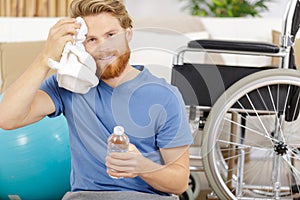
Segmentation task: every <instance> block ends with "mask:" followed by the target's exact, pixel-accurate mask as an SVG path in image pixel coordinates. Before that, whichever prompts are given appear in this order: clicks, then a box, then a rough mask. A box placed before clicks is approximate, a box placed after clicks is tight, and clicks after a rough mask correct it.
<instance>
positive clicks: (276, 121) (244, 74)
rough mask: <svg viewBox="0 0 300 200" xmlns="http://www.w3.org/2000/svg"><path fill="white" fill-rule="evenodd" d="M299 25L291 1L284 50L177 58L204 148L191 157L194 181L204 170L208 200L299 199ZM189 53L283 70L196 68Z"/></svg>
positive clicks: (295, 0) (210, 49)
mask: <svg viewBox="0 0 300 200" xmlns="http://www.w3.org/2000/svg"><path fill="white" fill-rule="evenodd" d="M299 23H300V1H299V0H290V2H289V3H288V5H287V8H286V12H285V14H284V17H283V21H282V31H281V39H280V46H277V45H274V44H268V43H261V42H243V41H223V40H193V41H190V42H189V43H188V45H187V46H186V47H183V48H180V49H178V51H177V53H176V55H175V56H174V60H173V67H172V78H171V83H172V84H173V85H175V86H177V87H178V89H179V91H180V92H181V93H182V96H183V99H184V101H185V104H186V106H187V113H188V115H189V119H190V125H191V128H192V130H195V133H196V134H195V136H194V137H195V141H196V140H199V141H200V142H199V146H198V147H197V146H196V147H195V146H194V148H196V151H197V152H198V153H197V154H196V156H195V155H193V154H192V153H191V155H190V159H191V165H190V171H191V172H192V173H191V175H193V172H194V171H201V170H204V172H205V175H206V177H207V180H208V182H209V184H210V187H211V188H212V190H213V194H214V195H210V197H212V198H216V199H221V200H224V199H276V200H277V199H292V200H295V199H300V133H299V131H300V121H299V120H300V119H299V117H298V116H299V107H300V72H299V71H298V70H297V69H296V66H295V63H294V51H293V44H294V41H295V36H296V34H297V32H298V28H299ZM189 52H197V53H211V54H234V55H238V56H240V55H250V56H270V57H277V58H279V60H280V63H279V64H278V66H267V67H265V66H255V67H253V66H250V67H249V66H229V65H221V64H206V63H200V64H199V63H190V62H186V61H185V60H186V54H187V53H189ZM192 148H193V147H191V149H192ZM199 152H200V153H199ZM194 160H196V161H197V160H198V161H200V165H198V164H195V165H194V164H193V162H192V161H194ZM193 177H194V176H192V178H193ZM192 190H193V192H195V190H197V189H195V188H192ZM195 193H197V195H198V193H199V191H197V192H195ZM197 195H195V196H194V197H195V199H196V196H197ZM190 199H191V198H190Z"/></svg>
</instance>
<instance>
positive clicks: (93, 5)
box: [69, 0, 132, 29]
mask: <svg viewBox="0 0 300 200" xmlns="http://www.w3.org/2000/svg"><path fill="white" fill-rule="evenodd" d="M100 13H110V14H111V15H112V16H114V17H116V18H117V19H118V20H119V21H120V25H121V26H122V28H125V29H126V28H132V19H131V18H130V16H129V14H128V12H127V10H126V8H125V6H124V4H123V3H122V1H121V0H73V1H72V2H71V4H70V7H69V14H70V17H73V18H76V17H79V16H81V17H85V16H91V15H98V14H100Z"/></svg>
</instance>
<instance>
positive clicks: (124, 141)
mask: <svg viewBox="0 0 300 200" xmlns="http://www.w3.org/2000/svg"><path fill="white" fill-rule="evenodd" d="M107 143H108V145H107V154H108V155H109V154H110V153H112V152H127V151H128V148H129V138H128V136H127V135H126V134H125V133H124V128H123V127H122V126H116V127H115V128H114V132H113V133H112V134H111V135H110V136H109V138H108V140H107ZM109 170H111V171H115V170H114V169H109ZM111 177H112V178H116V177H113V176H111Z"/></svg>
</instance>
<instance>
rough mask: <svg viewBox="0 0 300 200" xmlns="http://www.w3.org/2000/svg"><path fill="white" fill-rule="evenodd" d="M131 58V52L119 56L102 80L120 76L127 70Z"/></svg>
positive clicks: (102, 76)
mask: <svg viewBox="0 0 300 200" xmlns="http://www.w3.org/2000/svg"><path fill="white" fill-rule="evenodd" d="M129 58H130V52H126V53H124V54H122V55H121V56H119V57H118V58H117V59H116V60H115V61H114V62H112V63H111V64H109V65H107V66H106V67H105V69H104V70H103V72H102V73H101V76H100V78H101V79H103V80H107V79H111V78H115V77H118V76H120V74H121V73H122V72H123V71H124V70H125V68H126V65H127V64H128V61H129Z"/></svg>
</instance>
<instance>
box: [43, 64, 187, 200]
mask: <svg viewBox="0 0 300 200" xmlns="http://www.w3.org/2000/svg"><path fill="white" fill-rule="evenodd" d="M41 89H42V90H43V91H45V92H47V93H48V94H49V96H50V97H51V98H52V100H53V102H54V104H55V106H56V111H55V113H53V114H51V115H50V117H55V116H58V115H60V114H61V113H62V114H64V115H65V117H66V119H67V122H68V126H69V132H70V148H71V162H72V163H71V165H72V166H71V188H72V191H85V190H88V191H125V190H127V191H140V192H146V193H154V194H160V195H168V194H167V193H164V192H160V191H157V190H156V189H154V188H153V187H151V186H150V185H149V184H147V183H146V182H145V181H143V180H142V179H141V178H140V177H135V178H123V179H113V178H111V177H109V176H108V174H107V173H106V166H105V157H106V149H107V138H108V137H109V135H110V134H111V133H112V132H113V128H114V127H115V126H117V125H121V126H123V127H124V129H125V133H126V134H127V135H128V137H129V139H130V142H131V143H132V144H134V145H135V146H136V147H137V148H138V150H139V151H140V152H141V153H142V154H143V155H144V156H145V157H147V158H149V159H151V160H152V161H154V162H156V163H159V164H163V160H162V157H161V155H160V153H159V148H172V147H178V146H183V145H189V144H192V142H193V138H192V134H191V131H190V128H189V124H188V120H187V117H186V111H185V106H184V102H183V100H182V97H181V95H180V93H179V91H178V90H177V88H175V87H174V86H171V85H170V84H168V83H167V82H166V81H165V80H164V79H160V78H157V77H155V76H153V75H152V74H151V73H150V72H149V71H148V70H147V69H145V68H144V69H142V71H141V73H139V75H138V76H137V77H136V78H134V79H132V80H130V81H127V82H125V83H123V84H121V85H119V86H117V87H116V88H112V87H110V86H109V85H107V84H106V83H105V82H103V81H101V80H100V82H99V84H98V86H97V87H94V88H92V89H91V90H90V91H89V92H88V93H86V94H77V93H72V92H70V91H68V90H65V89H63V88H60V87H58V83H57V81H56V75H53V76H51V77H50V78H48V79H47V80H46V81H45V82H44V83H43V85H42V86H41Z"/></svg>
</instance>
